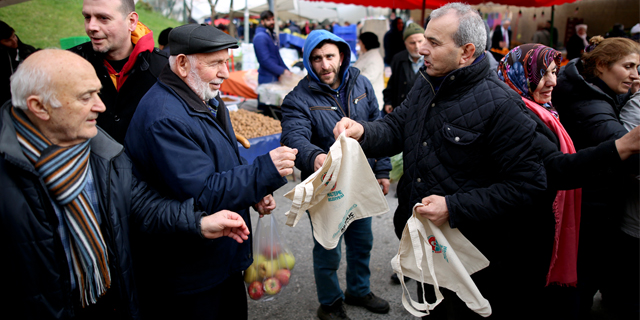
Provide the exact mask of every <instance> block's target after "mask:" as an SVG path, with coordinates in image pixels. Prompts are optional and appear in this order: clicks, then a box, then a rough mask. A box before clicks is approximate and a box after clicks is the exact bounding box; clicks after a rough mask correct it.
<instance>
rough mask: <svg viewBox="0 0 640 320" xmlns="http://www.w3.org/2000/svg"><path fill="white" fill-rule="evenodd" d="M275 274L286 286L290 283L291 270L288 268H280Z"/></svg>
mask: <svg viewBox="0 0 640 320" xmlns="http://www.w3.org/2000/svg"><path fill="white" fill-rule="evenodd" d="M273 276H274V277H275V278H276V279H278V281H280V284H282V285H283V286H286V285H288V284H289V278H291V271H289V270H287V269H280V270H278V271H276V273H275V274H274V275H273Z"/></svg>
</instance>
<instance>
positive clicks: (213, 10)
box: [207, 0, 218, 27]
mask: <svg viewBox="0 0 640 320" xmlns="http://www.w3.org/2000/svg"><path fill="white" fill-rule="evenodd" d="M207 1H209V6H210V7H211V25H212V26H214V27H215V24H214V23H213V22H214V21H216V5H217V4H218V0H216V3H213V0H207Z"/></svg>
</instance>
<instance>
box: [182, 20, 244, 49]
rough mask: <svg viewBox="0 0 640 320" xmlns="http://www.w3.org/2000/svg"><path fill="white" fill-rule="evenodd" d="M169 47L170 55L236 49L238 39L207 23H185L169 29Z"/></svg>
mask: <svg viewBox="0 0 640 320" xmlns="http://www.w3.org/2000/svg"><path fill="white" fill-rule="evenodd" d="M169 48H170V49H169V50H170V52H171V55H172V56H177V55H179V54H187V55H188V54H194V53H209V52H214V51H219V50H223V49H236V48H238V40H236V38H234V37H232V36H230V35H228V34H226V33H224V32H222V31H220V30H219V29H218V28H216V27H212V26H210V25H207V24H187V25H184V26H179V27H177V28H174V29H173V30H171V32H170V33H169Z"/></svg>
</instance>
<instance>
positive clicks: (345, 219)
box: [284, 134, 389, 250]
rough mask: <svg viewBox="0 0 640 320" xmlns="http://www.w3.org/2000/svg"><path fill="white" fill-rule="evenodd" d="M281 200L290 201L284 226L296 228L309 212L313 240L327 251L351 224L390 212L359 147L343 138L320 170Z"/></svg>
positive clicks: (330, 151)
mask: <svg viewBox="0 0 640 320" xmlns="http://www.w3.org/2000/svg"><path fill="white" fill-rule="evenodd" d="M284 196H285V197H287V198H289V199H291V200H292V203H291V209H290V210H289V212H287V213H285V215H286V216H287V225H288V226H291V227H295V225H296V224H297V223H298V221H299V220H300V218H301V217H302V214H304V213H305V211H306V210H308V211H309V216H310V218H311V224H312V225H313V236H314V237H315V238H316V241H318V243H320V244H321V245H322V246H323V247H324V248H325V249H327V250H330V249H333V248H335V247H336V246H337V245H338V241H339V240H340V236H342V234H343V233H344V232H345V230H346V229H347V227H348V226H349V224H351V223H352V222H353V221H355V220H358V219H362V218H367V217H371V216H376V215H380V214H383V213H385V212H388V211H389V205H388V204H387V200H386V199H385V197H384V194H383V193H382V190H380V185H379V184H378V181H377V179H376V177H375V175H374V174H373V171H372V170H371V167H370V166H369V162H368V161H367V157H366V156H365V155H364V152H362V148H360V143H358V141H356V140H354V139H352V138H347V137H346V136H345V135H344V134H341V135H340V136H339V137H338V139H337V140H336V142H335V143H334V144H333V145H332V146H331V148H330V149H329V153H328V154H327V158H326V160H325V161H324V164H323V165H322V168H320V170H318V171H316V172H314V173H313V174H312V175H310V176H309V177H308V178H307V179H306V180H304V181H303V182H301V183H300V184H298V185H297V186H295V188H294V189H293V190H291V191H289V192H288V193H287V194H285V195H284Z"/></svg>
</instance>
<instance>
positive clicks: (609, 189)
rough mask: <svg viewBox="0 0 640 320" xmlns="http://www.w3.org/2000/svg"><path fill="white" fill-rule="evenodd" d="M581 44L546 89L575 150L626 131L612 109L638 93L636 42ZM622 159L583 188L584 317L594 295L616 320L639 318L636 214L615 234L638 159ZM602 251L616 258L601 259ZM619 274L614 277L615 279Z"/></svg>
mask: <svg viewBox="0 0 640 320" xmlns="http://www.w3.org/2000/svg"><path fill="white" fill-rule="evenodd" d="M589 44H590V45H589V47H587V48H586V49H585V52H584V53H583V54H582V56H581V58H580V59H573V60H571V61H569V63H567V65H566V66H564V67H563V68H562V69H561V70H560V72H559V73H558V86H557V87H556V89H555V90H554V91H553V103H554V105H555V106H556V108H557V109H558V112H559V113H560V116H561V119H562V123H563V125H564V126H565V128H566V129H567V132H568V133H569V134H570V135H571V137H572V138H573V142H574V145H575V147H576V150H580V149H583V148H588V147H591V146H595V145H598V144H600V143H602V142H603V141H611V140H613V139H617V138H620V137H622V136H623V135H624V134H626V133H627V132H628V131H627V129H625V128H624V126H623V125H622V123H621V122H620V119H619V117H620V108H621V106H622V105H624V104H625V102H626V100H627V99H628V97H629V95H630V94H633V93H634V92H635V91H636V90H638V89H637V87H633V83H634V82H638V81H640V77H639V76H638V65H639V64H640V44H638V43H637V42H633V41H632V40H630V39H626V38H609V39H603V38H602V37H600V36H595V37H592V38H591V39H590V40H589ZM634 130H635V129H634ZM627 162H628V163H629V165H626V166H620V167H619V168H616V169H617V170H612V172H611V173H610V174H608V175H606V176H604V177H601V178H600V179H598V180H595V181H594V182H593V184H592V185H591V186H589V187H585V188H584V190H583V192H584V195H585V196H584V197H583V202H582V220H581V223H580V228H581V229H580V252H579V255H578V256H579V260H578V273H579V274H578V278H579V284H578V285H579V289H580V291H581V297H580V309H581V312H582V316H583V317H587V316H588V314H589V313H590V310H591V305H592V302H593V296H594V294H595V293H596V292H597V291H598V290H600V293H601V294H602V299H603V301H605V303H606V304H608V305H609V306H614V305H615V309H616V310H618V311H622V310H623V309H626V310H627V312H632V313H630V314H627V315H625V316H624V317H622V318H625V319H638V317H639V313H638V305H639V301H640V295H639V294H638V292H640V288H639V284H638V283H639V282H640V280H639V273H638V268H639V263H638V260H639V258H638V252H639V251H640V248H639V243H640V241H638V238H639V237H640V223H639V222H638V221H640V214H636V216H635V217H634V220H635V223H633V224H630V225H627V226H624V225H623V226H622V227H623V230H621V223H622V219H623V217H625V216H624V207H623V204H624V202H625V199H626V198H628V197H629V196H630V195H629V194H628V193H629V192H630V191H631V190H633V189H632V188H629V187H628V186H627V183H636V184H637V183H638V180H635V181H634V179H632V178H630V177H629V175H637V174H638V171H639V168H640V160H639V159H638V157H637V156H634V157H633V158H631V159H629V160H628V161H627ZM617 250H623V251H622V252H619V251H617ZM605 253H606V254H608V255H610V256H611V257H616V259H611V260H610V261H609V259H603V254H605ZM621 268H624V270H621ZM627 268H629V269H627ZM632 268H635V269H634V270H632ZM623 274H624V277H621V278H622V279H621V278H618V277H617V276H619V275H620V276H622V275H623ZM613 276H616V277H615V278H614V277H613ZM616 304H617V305H616ZM629 309H633V310H629Z"/></svg>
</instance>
